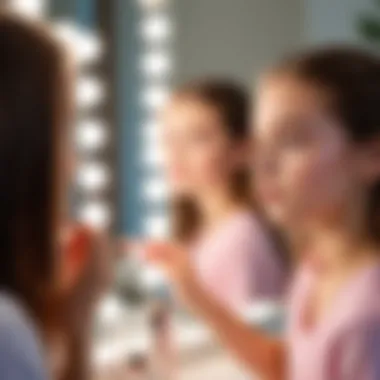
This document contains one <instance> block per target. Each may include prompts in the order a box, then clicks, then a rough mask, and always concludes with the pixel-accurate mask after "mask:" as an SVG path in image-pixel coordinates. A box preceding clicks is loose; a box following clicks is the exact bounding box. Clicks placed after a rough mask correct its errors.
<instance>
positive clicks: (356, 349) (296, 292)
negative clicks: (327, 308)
mask: <svg viewBox="0 0 380 380" xmlns="http://www.w3.org/2000/svg"><path fill="white" fill-rule="evenodd" d="M313 281H314V277H313V273H312V272H311V271H310V270H308V269H307V268H306V267H304V268H303V269H302V270H301V271H300V274H299V276H298V278H297V279H296V281H295V283H294V284H293V289H292V292H291V293H292V296H291V303H290V318H289V324H290V325H289V329H288V332H289V336H288V343H289V348H290V373H289V380H379V379H380V307H379V306H380V305H379V304H380V302H379V301H380V265H378V266H375V267H372V268H366V269H365V270H363V271H362V272H361V273H360V274H359V275H358V276H357V277H356V278H354V279H353V280H352V281H350V283H349V284H348V285H346V288H345V289H343V291H342V292H341V294H340V295H339V297H338V298H337V300H336V302H335V304H334V306H333V309H332V310H331V312H330V313H329V314H328V315H326V316H325V317H324V318H322V320H321V321H319V322H318V323H317V324H316V325H315V326H311V327H310V329H308V328H307V327H305V326H304V325H302V323H301V320H302V315H303V312H304V310H305V307H306V303H307V299H308V296H309V294H310V291H311V288H312V286H313Z"/></svg>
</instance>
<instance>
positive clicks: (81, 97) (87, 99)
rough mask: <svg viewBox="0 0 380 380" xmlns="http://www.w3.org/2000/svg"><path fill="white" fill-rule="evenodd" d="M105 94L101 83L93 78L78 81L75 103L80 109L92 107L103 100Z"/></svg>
mask: <svg viewBox="0 0 380 380" xmlns="http://www.w3.org/2000/svg"><path fill="white" fill-rule="evenodd" d="M104 96H105V93H104V88H103V85H102V83H101V81H100V80H99V79H97V78H94V77H87V78H86V77H84V78H81V79H79V81H78V88H77V101H78V105H79V106H80V107H92V106H96V105H97V104H99V103H100V102H101V101H102V100H103V99H104Z"/></svg>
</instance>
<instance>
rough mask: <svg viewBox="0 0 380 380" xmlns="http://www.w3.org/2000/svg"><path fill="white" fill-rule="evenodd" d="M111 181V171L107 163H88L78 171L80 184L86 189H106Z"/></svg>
mask: <svg viewBox="0 0 380 380" xmlns="http://www.w3.org/2000/svg"><path fill="white" fill-rule="evenodd" d="M109 181H110V172H109V170H108V168H107V167H106V166H105V165H101V164H96V163H92V164H86V165H83V166H82V167H81V168H80V169H79V171H78V185H79V186H80V187H81V188H82V189H84V190H86V191H99V190H102V189H104V188H105V187H106V186H107V184H108V183H109Z"/></svg>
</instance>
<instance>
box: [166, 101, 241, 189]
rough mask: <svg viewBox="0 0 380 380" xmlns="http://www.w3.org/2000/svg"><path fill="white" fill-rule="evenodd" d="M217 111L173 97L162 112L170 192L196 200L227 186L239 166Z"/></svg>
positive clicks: (238, 154) (238, 151) (236, 146)
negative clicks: (199, 196)
mask: <svg viewBox="0 0 380 380" xmlns="http://www.w3.org/2000/svg"><path fill="white" fill-rule="evenodd" d="M225 129H226V127H225V126H224V125H223V120H221V118H220V115H219V114H218V111H217V110H216V109H215V108H213V106H212V105H209V104H207V103H204V102H202V101H201V100H199V99H197V98H196V97H190V96H177V97H174V98H173V100H172V101H171V103H170V104H169V105H168V107H167V109H166V110H165V112H164V117H163V146H164V152H165V154H164V155H165V167H166V171H167V175H168V179H169V182H170V185H171V191H173V192H174V193H175V194H177V195H178V194H179V195H190V196H197V195H201V194H204V193H208V192H210V191H211V192H212V191H213V190H214V189H217V188H220V187H225V186H227V185H228V183H229V181H230V178H231V173H232V172H233V171H234V170H236V167H237V166H239V165H241V164H242V163H241V161H242V159H241V156H242V149H241V147H239V144H237V143H234V142H232V141H231V139H230V138H229V136H228V135H227V133H226V131H225Z"/></svg>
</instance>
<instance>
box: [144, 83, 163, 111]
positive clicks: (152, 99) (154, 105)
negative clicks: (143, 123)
mask: <svg viewBox="0 0 380 380" xmlns="http://www.w3.org/2000/svg"><path fill="white" fill-rule="evenodd" d="M168 98H169V90H168V89H167V88H165V87H161V86H157V87H151V88H148V89H146V90H145V91H144V92H143V94H142V102H143V104H144V105H145V106H146V107H148V108H150V109H153V110H157V109H159V108H161V107H163V106H164V104H165V103H166V101H167V100H168Z"/></svg>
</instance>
